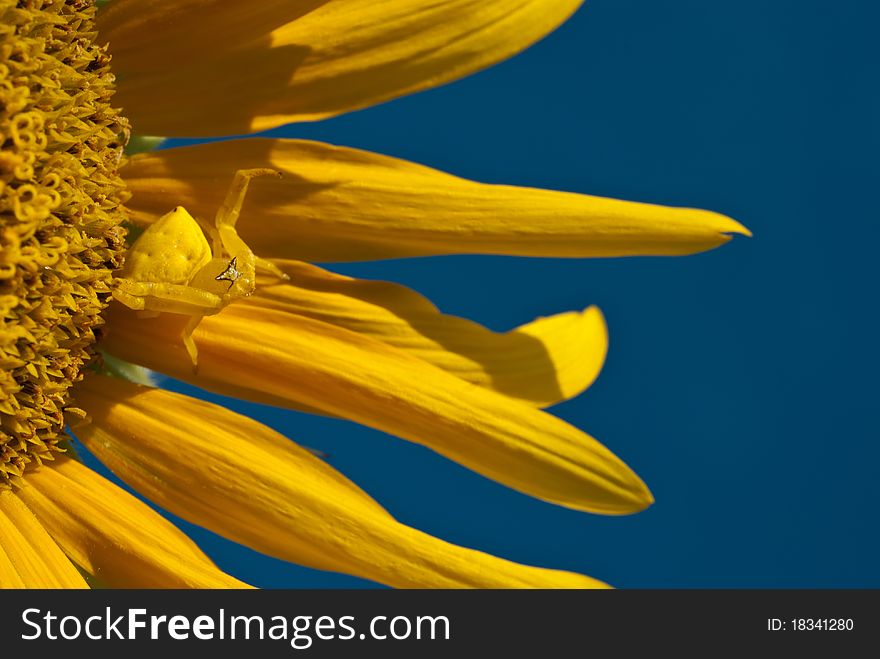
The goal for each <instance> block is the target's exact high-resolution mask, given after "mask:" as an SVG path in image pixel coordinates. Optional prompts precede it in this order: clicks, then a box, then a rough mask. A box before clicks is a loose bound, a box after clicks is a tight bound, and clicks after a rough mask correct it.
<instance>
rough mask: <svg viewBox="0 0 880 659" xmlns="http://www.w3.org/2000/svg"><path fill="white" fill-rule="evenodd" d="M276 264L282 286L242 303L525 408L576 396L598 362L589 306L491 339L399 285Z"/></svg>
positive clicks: (599, 337)
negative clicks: (391, 352) (374, 347)
mask: <svg viewBox="0 0 880 659" xmlns="http://www.w3.org/2000/svg"><path fill="white" fill-rule="evenodd" d="M276 265H278V266H279V267H280V268H281V269H282V270H283V271H284V272H285V274H287V275H288V276H289V277H290V281H288V282H279V281H278V280H277V279H275V278H274V277H266V278H264V279H262V280H261V281H260V282H259V286H258V287H257V292H256V293H255V294H254V295H253V296H252V297H250V298H248V300H247V301H248V303H249V304H253V305H256V306H261V307H266V308H270V309H277V310H279V311H284V312H286V313H293V314H299V315H301V316H307V317H309V318H314V319H315V320H320V321H323V322H326V323H330V324H331V325H337V326H339V327H344V328H346V329H349V330H351V331H353V332H357V333H359V334H363V335H365V336H369V337H372V338H374V339H377V340H379V341H382V342H383V343H387V344H389V345H391V346H394V347H396V348H399V349H401V350H404V351H406V352H408V353H410V354H412V355H414V356H416V357H418V358H419V359H421V360H423V361H426V362H428V363H430V364H433V365H434V366H437V367H439V368H441V369H443V370H444V371H446V372H448V373H451V374H452V375H455V376H457V377H459V378H461V379H462V380H465V381H467V382H471V383H473V384H477V385H480V386H481V387H486V388H488V389H494V390H495V391H498V392H500V393H503V394H505V395H507V396H510V397H512V398H518V399H521V400H524V401H526V402H529V403H530V404H533V405H538V406H542V407H543V406H547V405H552V404H553V403H557V402H559V401H562V400H568V399H569V398H573V397H574V396H577V395H578V394H579V393H581V392H582V391H583V390H584V389H586V388H587V387H589V386H590V385H591V384H592V383H593V381H594V380H595V379H596V377H597V376H598V375H599V371H600V370H601V368H602V364H603V363H604V361H605V354H606V352H607V349H608V332H607V328H606V326H605V320H604V318H603V317H602V313H601V312H600V311H599V310H598V309H597V308H596V307H590V308H589V309H586V310H585V311H583V312H568V313H562V314H557V315H555V316H551V317H549V318H539V319H538V320H535V321H533V322H531V323H528V324H526V325H523V326H521V327H518V328H516V329H514V330H511V331H510V332H505V333H498V332H493V331H491V330H488V329H486V328H485V327H483V326H481V325H478V324H476V323H474V322H471V321H469V320H466V319H464V318H458V317H456V316H449V315H446V314H443V313H441V312H440V311H439V310H438V309H437V307H435V306H434V305H433V304H431V302H430V301H428V300H427V299H426V298H424V297H422V296H421V295H419V294H418V293H416V292H415V291H412V290H410V289H408V288H406V287H404V286H399V285H397V284H392V283H389V282H384V281H367V280H362V279H352V278H350V277H344V276H342V275H337V274H335V273H332V272H328V271H327V270H323V269H321V268H318V267H316V266H313V265H309V264H307V263H302V262H299V261H278V262H276Z"/></svg>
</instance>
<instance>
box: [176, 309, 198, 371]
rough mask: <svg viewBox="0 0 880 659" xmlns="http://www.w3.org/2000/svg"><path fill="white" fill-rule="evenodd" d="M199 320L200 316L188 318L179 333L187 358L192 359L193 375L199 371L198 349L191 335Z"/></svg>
mask: <svg viewBox="0 0 880 659" xmlns="http://www.w3.org/2000/svg"><path fill="white" fill-rule="evenodd" d="M201 322H202V316H193V317H192V318H190V319H189V322H188V323H187V324H186V327H184V328H183V331H182V332H181V333H180V338H181V340H182V341H183V347H184V348H186V354H188V355H189V358H190V360H191V361H192V364H193V374H194V375H195V374H196V373H198V371H199V349H198V347H197V346H196V342H195V341H194V340H193V338H192V335H193V332H194V331H195V329H196V327H198V326H199V323H201Z"/></svg>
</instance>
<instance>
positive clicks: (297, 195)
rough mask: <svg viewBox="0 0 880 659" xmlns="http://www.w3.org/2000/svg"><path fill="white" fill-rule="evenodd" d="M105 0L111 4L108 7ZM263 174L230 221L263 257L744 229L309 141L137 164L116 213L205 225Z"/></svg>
mask: <svg viewBox="0 0 880 659" xmlns="http://www.w3.org/2000/svg"><path fill="white" fill-rule="evenodd" d="M114 1H115V0H114ZM267 166H268V167H273V168H275V169H277V170H279V171H281V172H283V173H284V177H283V178H281V179H273V180H268V179H266V180H260V181H257V182H255V183H254V184H253V185H252V186H251V190H250V192H249V193H248V199H247V203H246V205H245V208H244V211H243V213H242V216H241V220H240V222H239V225H238V226H239V229H240V230H241V233H242V236H243V237H244V238H245V240H246V241H247V242H248V243H249V244H250V245H251V247H252V248H253V250H254V252H256V253H257V254H259V255H260V256H264V257H274V258H282V259H283V258H287V259H299V260H302V261H365V260H371V259H387V258H397V257H407V256H428V255H434V254H509V255H513V256H556V257H591V256H632V255H648V256H650V255H678V254H691V253H694V252H700V251H704V250H707V249H711V248H713V247H717V246H718V245H721V244H723V243H725V242H727V241H728V240H730V235H729V234H730V233H744V234H747V235H748V230H747V229H745V228H744V227H743V226H742V225H741V224H739V223H738V222H735V221H734V220H731V219H730V218H728V217H725V216H724V215H719V214H717V213H712V212H709V211H703V210H695V209H691V208H671V207H667V206H655V205H651V204H641V203H635V202H628V201H618V200H616V199H606V198H602V197H591V196H587V195H580V194H573V193H568V192H553V191H548V190H537V189H533V188H517V187H511V186H505V185H486V184H480V183H474V182H472V181H467V180H464V179H460V178H457V177H454V176H450V175H449V174H444V173H442V172H439V171H436V170H433V169H429V168H427V167H422V166H420V165H415V164H412V163H409V162H406V161H403V160H397V159H395V158H389V157H387V156H380V155H376V154H373V153H369V152H366V151H358V150H355V149H346V148H341V147H334V146H330V145H327V144H321V143H319V142H308V141H301V140H282V139H266V138H259V139H257V138H255V139H247V140H229V141H224V142H215V143H210V144H199V145H197V146H190V147H181V148H176V149H167V150H164V151H156V152H152V153H144V154H139V155H137V156H135V157H133V158H132V159H131V161H130V162H129V163H128V164H127V165H126V166H125V167H124V168H123V170H122V172H123V176H124V177H125V180H126V184H127V186H128V188H129V189H130V190H131V192H132V193H133V195H134V197H133V199H132V201H131V203H130V204H128V206H129V207H130V208H131V209H132V211H133V217H134V219H135V220H136V221H138V222H140V223H150V222H152V221H155V220H156V219H158V218H159V217H160V216H162V215H164V214H165V213H167V212H168V211H169V210H171V209H172V208H174V206H176V205H178V204H181V205H183V206H185V207H186V208H188V209H189V211H190V212H192V213H193V214H195V215H197V216H201V217H204V218H212V217H213V216H214V213H215V212H216V210H217V208H218V207H219V206H220V203H221V202H222V200H223V195H224V194H225V192H226V189H227V187H228V185H229V182H230V181H231V180H232V176H233V174H234V172H235V170H236V169H239V168H248V167H267Z"/></svg>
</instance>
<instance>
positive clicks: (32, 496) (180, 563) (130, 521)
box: [17, 457, 248, 588]
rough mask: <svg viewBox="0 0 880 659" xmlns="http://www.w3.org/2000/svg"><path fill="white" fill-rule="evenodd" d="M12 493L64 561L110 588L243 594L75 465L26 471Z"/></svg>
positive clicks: (167, 526)
mask: <svg viewBox="0 0 880 659" xmlns="http://www.w3.org/2000/svg"><path fill="white" fill-rule="evenodd" d="M22 480H23V485H22V487H21V488H20V489H19V490H18V492H17V495H18V497H19V498H21V500H22V501H24V502H25V503H26V504H27V506H28V507H29V508H30V509H31V510H32V511H33V512H34V514H35V515H36V516H37V517H38V518H39V520H40V522H42V524H43V525H44V526H45V527H46V528H47V529H49V531H50V532H51V533H52V535H53V536H54V537H55V538H56V539H57V541H58V543H59V544H60V545H61V547H62V548H63V549H64V551H65V552H66V553H67V555H68V556H69V557H70V558H71V560H73V561H74V562H76V563H77V564H78V565H80V566H81V567H82V568H83V569H84V570H85V571H86V572H88V573H89V574H92V575H94V576H95V577H96V578H97V579H98V581H99V582H100V583H102V584H104V585H107V586H110V587H114V588H247V587H248V586H247V585H246V584H243V583H241V582H240V581H238V580H237V579H233V578H232V577H230V576H229V575H227V574H225V573H224V572H222V571H221V570H220V569H218V568H217V567H216V566H215V565H214V564H213V563H212V562H211V560H210V559H209V558H208V557H207V556H205V555H204V554H203V553H202V552H201V550H200V549H199V548H198V547H196V545H195V544H194V543H193V542H192V541H191V540H190V539H189V538H187V537H186V536H185V535H184V534H183V533H181V532H180V531H179V530H178V529H177V528H176V527H175V526H174V525H173V524H171V523H170V522H169V521H167V520H166V519H164V518H163V517H162V516H161V515H159V514H158V513H156V512H154V511H153V510H152V509H151V508H150V507H149V506H147V505H146V504H144V503H142V502H141V501H138V500H137V499H136V498H135V497H133V496H132V495H130V494H129V493H128V492H126V491H125V490H123V489H121V488H120V487H117V486H116V485H114V484H113V483H111V482H110V481H108V480H106V479H105V478H103V477H102V476H100V475H99V474H96V473H95V472H94V471H92V470H91V469H89V468H88V467H85V466H83V465H82V464H80V463H79V462H77V461H76V460H72V459H70V458H66V457H62V458H59V459H58V460H56V461H55V462H53V463H52V466H51V467H44V468H43V469H40V470H36V471H34V472H29V473H28V474H27V478H26V479H22Z"/></svg>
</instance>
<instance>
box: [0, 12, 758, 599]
mask: <svg viewBox="0 0 880 659" xmlns="http://www.w3.org/2000/svg"><path fill="white" fill-rule="evenodd" d="M579 4H580V3H579V2H578V1H576V0H529V1H526V2H523V1H522V0H515V1H514V0H490V1H487V0H483V1H481V2H477V1H476V0H442V1H440V2H437V1H436V0H431V1H430V2H429V1H427V0H425V1H422V0H390V1H388V2H382V3H376V2H369V1H367V0H349V1H348V2H344V3H343V2H338V1H332V0H310V1H303V2H295V3H291V2H282V1H280V0H270V1H267V2H261V3H257V4H247V3H229V2H223V1H222V0H175V1H174V2H167V1H162V0H140V1H135V0H112V2H110V3H108V4H107V5H106V6H105V7H103V8H102V10H101V13H100V15H99V16H98V22H97V28H98V35H99V36H98V38H97V40H96V32H95V26H94V24H93V20H94V17H95V7H94V6H93V5H92V3H90V2H87V1H86V0H37V1H34V2H30V3H14V2H11V1H9V0H2V1H0V15H2V17H3V21H2V23H0V25H2V27H0V136H2V138H3V140H4V141H3V146H2V150H0V245H2V252H0V309H2V311H3V324H2V326H0V359H2V360H3V372H2V376H0V586H7V587H9V586H11V587H22V586H36V587H68V586H71V587H76V586H85V585H86V581H85V579H84V577H83V576H82V575H86V578H88V579H89V580H90V581H91V582H92V583H93V584H99V585H108V586H128V587H244V586H245V584H242V583H241V582H239V581H237V580H236V579H235V578H234V577H232V576H230V575H227V574H225V573H224V572H222V571H221V570H219V569H218V568H217V567H216V566H214V565H213V563H211V561H210V560H209V559H208V558H207V557H206V556H205V555H204V554H203V553H202V552H201V551H200V550H199V549H198V547H196V546H195V545H194V544H193V543H192V542H191V541H190V540H189V539H188V538H187V537H186V536H185V535H184V534H183V533H182V532H181V531H180V530H178V529H177V528H175V527H174V526H173V525H172V524H171V523H170V522H168V521H167V520H166V519H164V518H163V517H161V516H159V515H158V514H156V513H155V512H153V511H152V509H151V508H149V507H148V506H146V505H145V504H144V503H142V502H141V501H139V500H138V499H136V498H135V497H133V496H132V495H130V494H128V493H127V492H126V491H124V490H123V489H121V488H119V487H117V486H116V485H114V484H113V483H111V482H110V481H108V480H106V479H104V478H103V477H101V476H100V475H98V474H97V473H95V472H94V471H92V470H90V469H88V468H87V467H85V466H84V465H82V464H81V463H80V462H79V461H78V460H77V459H76V456H75V455H73V453H72V451H70V450H69V445H68V444H67V442H66V441H65V435H64V433H63V428H64V425H65V423H67V424H69V425H70V426H71V428H72V429H73V431H74V433H75V434H76V436H77V438H78V439H79V440H80V441H81V442H82V444H83V445H84V446H85V447H87V448H88V449H89V450H90V451H91V452H92V453H93V454H94V455H95V456H96V457H97V458H98V459H99V460H101V461H102V462H103V463H104V464H105V465H106V466H107V467H108V468H109V469H110V470H112V471H113V472H114V473H115V474H116V475H117V476H118V477H120V478H121V479H122V480H123V481H125V482H126V483H127V484H128V485H130V486H131V487H133V488H135V489H136V490H137V491H138V492H139V493H140V494H142V495H143V496H145V497H147V498H149V499H150V500H151V501H153V502H154V503H156V504H158V505H159V506H161V507H162V508H164V509H165V510H168V511H170V512H172V513H174V514H176V515H178V516H180V517H181V518H183V519H186V520H188V521H190V522H193V523H195V524H198V525H201V526H203V527H205V528H208V529H211V530H213V531H215V532H217V533H218V534H220V535H222V536H224V537H227V538H229V539H232V540H234V541H236V542H240V543H242V544H245V545H247V546H249V547H252V548H254V549H256V550H258V551H261V552H264V553H266V554H269V555H271V556H275V557H278V558H282V559H285V560H289V561H294V562H297V563H300V564H303V565H308V566H312V567H316V568H320V569H327V570H334V571H340V572H346V573H349V574H354V575H358V576H361V577H364V578H368V579H373V580H375V581H378V582H381V583H384V584H388V585H392V586H398V587H601V586H603V585H604V584H602V583H601V582H599V581H596V580H595V579H592V578H591V577H586V576H583V575H578V574H573V573H570V572H563V571H557V570H550V569H545V568H539V567H531V566H525V565H519V564H516V563H512V562H510V561H506V560H503V559H501V558H497V557H494V556H490V555H488V554H484V553H481V552H478V551H475V550H471V549H465V548H462V547H457V546H454V545H451V544H449V543H446V542H443V541H442V540H439V539H437V538H433V537H431V536H429V535H426V534H424V533H421V532H419V531H417V530H415V529H412V528H409V527H407V526H405V525H403V524H401V523H400V522H398V521H396V520H395V519H394V518H393V517H392V516H391V515H389V514H388V513H387V512H386V511H385V510H384V509H383V508H382V507H381V506H380V505H379V504H378V503H377V502H375V501H374V500H373V499H371V498H370V497H369V496H368V495H367V494H366V493H364V492H363V491H362V490H360V489H359V488H358V487H357V486H355V485H354V484H353V483H351V482H350V481H349V480H348V479H346V478H345V477H344V476H343V475H342V474H340V473H339V472H337V471H336V470H334V469H333V468H332V467H331V466H330V465H329V464H327V463H326V462H325V461H323V460H321V459H319V458H318V457H316V456H315V455H313V454H312V453H311V452H309V451H308V450H306V449H303V448H300V447H299V446H297V445H296V444H295V443H293V442H292V441H290V440H289V439H288V438H286V437H283V436H281V435H279V434H278V433H276V432H274V431H272V430H270V429H269V428H266V427H265V426H263V425H262V424H260V423H258V422H257V421H254V420H252V419H249V418H247V417H244V416H241V415H239V414H236V413H234V412H232V411H230V410H227V409H225V408H223V407H221V406H219V405H216V404H213V403H209V402H206V401H202V400H198V399H195V398H191V397H187V396H182V395H179V394H174V393H171V392H168V391H163V390H162V389H159V388H156V387H154V386H148V384H138V383H137V382H136V380H138V379H139V378H138V377H137V374H138V372H139V371H138V367H146V368H148V369H152V370H154V371H158V372H161V373H165V374H167V375H171V376H173V377H176V378H179V379H181V380H185V381H188V382H191V383H192V384H195V385H196V386H199V387H202V388H204V389H206V390H209V391H213V392H217V393H221V394H225V395H230V396H234V397H237V398H243V399H246V400H252V401H257V402H261V403H268V404H270V405H276V406H280V407H287V408H291V409H299V410H306V411H309V412H316V413H319V414H325V415H331V416H338V417H343V418H346V419H350V420H353V421H355V422H358V423H361V424H364V425H367V426H370V427H373V428H377V429H380V430H383V431H386V432H388V433H390V434H392V435H396V436H398V437H401V438H403V439H407V440H410V441H413V442H417V443H420V444H423V445H425V446H427V447H429V448H431V449H433V450H434V451H436V452H438V453H440V454H442V455H444V456H446V457H448V458H449V459H452V460H455V461H456V462H459V463H460V464H462V465H465V466H467V467H469V468H471V469H473V470H474V471H477V472H479V473H481V474H483V475H485V476H488V477H490V478H492V479H494V480H497V481H498V482H500V483H503V484H505V485H507V486H509V487H512V488H514V489H517V490H519V491H521V492H524V493H526V494H529V495H532V496H535V497H538V498H540V499H543V500H545V501H548V502H551V503H555V504H558V505H562V506H566V507H569V508H573V509H576V510H583V511H588V512H594V513H603V514H626V513H633V512H637V511H638V510H641V509H643V508H644V507H646V506H647V505H649V504H650V503H651V501H652V498H651V495H650V493H649V491H648V489H647V487H646V486H645V485H644V483H642V481H641V480H640V479H639V478H638V476H636V475H635V474H634V473H633V472H632V471H631V470H630V469H629V468H628V467H627V466H626V465H625V464H624V463H623V462H622V461H621V460H620V459H619V458H617V457H616V456H615V455H614V454H613V453H612V452H611V451H610V450H608V449H607V448H606V447H605V446H603V445H602V444H600V443H599V442H598V441H596V440H595V439H593V438H592V437H590V436H589V435H587V434H586V433H584V432H582V431H581V430H579V429H577V428H574V427H572V426H571V425H569V424H567V423H565V422H563V421H561V420H560V419H558V418H556V417H554V416H552V415H550V414H548V413H547V412H545V411H543V409H542V408H544V407H546V406H548V405H551V404H553V403H555V402H558V401H561V400H565V399H568V398H571V397H573V396H576V395H578V394H579V393H581V392H582V391H583V390H584V389H586V388H587V387H588V386H589V385H590V384H591V383H592V381H593V380H594V379H595V377H596V376H597V374H598V372H599V370H600V369H601V367H602V363H603V361H604V356H605V351H606V348H607V337H606V328H605V323H604V320H603V318H602V315H601V313H600V312H599V311H598V310H597V309H595V308H592V307H591V308H588V309H586V310H584V311H577V312H571V313H565V314H559V315H556V316H551V317H548V318H540V319H538V320H536V321H534V322H531V323H528V324H526V325H523V326H521V327H519V328H516V329H515V330H512V331H510V332H507V333H503V334H499V333H495V332H491V331H489V330H487V329H485V328H483V327H481V326H479V325H476V324H475V323H471V322H469V321H466V320H464V319H461V318H455V317H451V316H447V315H444V314H442V313H441V312H440V311H438V310H437V309H436V308H435V307H434V306H433V305H432V304H431V303H430V302H428V301H427V300H426V299H425V298H423V297H421V296H420V295H418V294H417V293H415V292H413V291H410V290H408V289H406V288H403V287H401V286H397V285H394V284H390V283H385V282H367V281H360V280H356V279H351V278H348V277H343V276H340V275H336V274H334V273H332V272H329V271H327V270H324V269H321V268H319V267H317V266H314V265H311V264H309V263H308V262H309V261H351V260H363V259H382V258H395V257H410V256H424V255H433V254H453V253H483V254H513V255H527V256H558V257H586V256H620V255H630V254H665V255H675V254H687V253H692V252H696V251H701V250H706V249H710V248H712V247H715V246H718V245H720V244H722V243H723V242H725V241H727V240H729V237H730V234H731V233H747V231H746V230H745V229H744V228H743V227H742V226H741V225H739V224H738V223H736V222H734V221H733V220H731V219H729V218H726V217H724V216H722V215H718V214H715V213H711V212H707V211H700V210H694V209H676V208H666V207H660V206H652V205H648V204H636V203H630V202H623V201H616V200H610V199H601V198H596V197H588V196H584V195H576V194H569V193H561V192H551V191H544V190H534V189H526V188H513V187H507V186H495V185H483V184H479V183H474V182H471V181H466V180H463V179H459V178H456V177H454V176H450V175H448V174H443V173H441V172H438V171H435V170H432V169H429V168H426V167H422V166H419V165H414V164H411V163H406V162H402V161H399V160H396V159H393V158H389V157H385V156H379V155H375V154H370V153H365V152H362V151H357V150H353V149H345V148H341V147H334V146H330V145H326V144H320V143H315V142H307V141H301V140H284V139H267V138H243V139H235V140H230V141H224V142H215V143H205V144H200V145H197V146H191V147H181V148H174V149H167V150H159V151H146V152H142V153H139V154H137V155H133V156H130V157H125V158H123V157H122V148H123V147H124V146H125V144H126V143H127V142H128V139H129V129H128V121H127V120H126V119H125V118H123V117H122V116H121V115H120V113H119V111H117V110H115V109H114V108H115V107H117V106H118V105H121V106H122V107H124V108H125V112H126V115H127V116H128V117H129V118H130V119H131V121H132V127H133V130H134V132H135V133H136V136H137V135H140V136H143V135H160V136H219V135H223V134H241V133H249V132H253V131H258V130H261V129H265V128H269V127H273V126H277V125H281V124H284V123H287V122H290V121H308V120H316V119H321V118H323V117H328V116H332V115H335V114H338V113H341V112H346V111H349V110H353V109H357V108H361V107H365V106H367V105H370V104H375V103H378V102H382V101H386V100H389V99H392V98H395V97H397V96H400V95H403V94H407V93H412V92H415V91H418V90H420V89H425V88H428V87H431V86H435V85H438V84H441V83H444V82H447V81H449V80H452V79H455V78H458V77H461V76H463V75H466V74H468V73H470V72H473V71H476V70H478V69H481V68H484V67H486V66H489V65H491V64H493V63H495V62H497V61H499V60H501V59H504V58H506V57H509V56H511V55H513V54H514V53H516V52H518V51H519V50H522V49H523V48H525V47H527V46H528V45H529V44H531V43H532V42H534V41H535V40H537V39H539V38H541V37H543V36H544V35H545V34H547V33H548V32H550V31H551V30H552V29H554V28H555V27H556V26H557V25H559V24H560V23H561V22H562V21H564V20H565V19H566V18H567V17H568V16H569V15H570V14H571V13H572V12H573V11H574V10H575V9H576V8H577V6H578V5H579ZM105 41H109V43H110V45H109V51H108V50H107V49H106V48H104V47H101V46H100V45H99V44H101V43H104V42H105ZM108 52H109V54H112V56H113V70H114V72H115V73H117V74H119V82H118V93H117V96H116V97H111V96H112V93H113V90H114V77H113V75H112V74H111V73H110V68H109V67H110V59H109V56H108ZM135 141H137V140H135ZM143 142H144V140H140V143H143ZM154 142H155V140H154ZM132 143H134V142H132ZM248 171H250V172H263V173H267V172H270V171H271V172H275V173H280V177H279V178H277V179H268V178H265V179H264V178H260V179H259V180H256V181H254V182H253V183H252V184H251V186H250V191H249V192H248V193H247V195H248V196H247V203H246V205H245V191H246V190H247V181H248V180H249V178H250V176H252V174H242V172H248ZM236 172H239V174H238V176H236ZM120 177H121V178H120ZM123 180H124V181H125V185H123ZM230 181H235V182H234V183H233V185H232V188H229V184H230ZM242 181H244V182H243V183H242ZM213 217H216V220H215V221H214V222H213V223H212V222H210V219H211V218H213ZM123 225H124V226H127V227H128V228H129V229H130V232H129V234H128V238H127V240H126V238H125V230H124V229H123V228H122V227H123ZM126 253H127V255H128V257H129V261H128V263H127V264H124V263H125V256H126ZM111 296H112V297H115V298H116V299H117V300H118V301H120V302H121V304H113V305H110V308H109V309H106V313H105V308H107V307H108V304H109V302H110V300H111ZM105 322H106V325H105ZM98 339H101V341H100V343H98ZM99 350H100V351H101V352H100V354H99V352H98V351H99ZM194 365H196V366H197V368H194ZM84 369H88V370H89V371H90V372H89V373H88V375H86V376H85V377H83V375H84V373H85V370H84ZM111 375H115V377H111Z"/></svg>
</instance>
